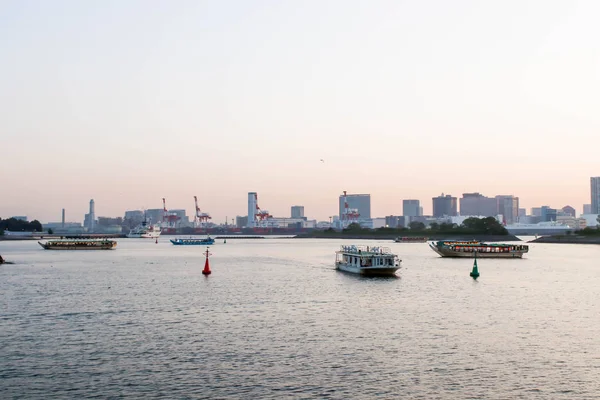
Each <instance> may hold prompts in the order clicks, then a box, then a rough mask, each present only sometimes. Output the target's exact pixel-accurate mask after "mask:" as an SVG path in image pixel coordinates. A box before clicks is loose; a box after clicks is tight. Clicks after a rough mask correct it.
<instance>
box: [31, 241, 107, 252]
mask: <svg viewBox="0 0 600 400" xmlns="http://www.w3.org/2000/svg"><path fill="white" fill-rule="evenodd" d="M38 243H39V245H40V246H42V248H44V249H46V250H112V249H114V248H115V247H117V242H116V241H115V240H109V239H95V240H94V239H64V240H48V241H46V242H45V243H42V242H38Z"/></svg>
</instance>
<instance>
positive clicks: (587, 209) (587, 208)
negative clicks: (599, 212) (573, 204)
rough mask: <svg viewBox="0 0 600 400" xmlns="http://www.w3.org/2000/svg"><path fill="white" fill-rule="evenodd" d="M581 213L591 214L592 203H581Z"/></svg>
mask: <svg viewBox="0 0 600 400" xmlns="http://www.w3.org/2000/svg"><path fill="white" fill-rule="evenodd" d="M583 213H584V214H591V213H592V205H591V204H584V205H583Z"/></svg>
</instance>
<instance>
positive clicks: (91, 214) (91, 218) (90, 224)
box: [87, 199, 96, 232]
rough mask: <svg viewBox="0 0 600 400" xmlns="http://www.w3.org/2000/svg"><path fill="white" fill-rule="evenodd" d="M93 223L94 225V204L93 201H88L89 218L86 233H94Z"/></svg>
mask: <svg viewBox="0 0 600 400" xmlns="http://www.w3.org/2000/svg"><path fill="white" fill-rule="evenodd" d="M95 223H96V205H95V203H94V199H91V200H90V212H89V217H88V221H87V228H88V232H94V228H95V226H94V225H95Z"/></svg>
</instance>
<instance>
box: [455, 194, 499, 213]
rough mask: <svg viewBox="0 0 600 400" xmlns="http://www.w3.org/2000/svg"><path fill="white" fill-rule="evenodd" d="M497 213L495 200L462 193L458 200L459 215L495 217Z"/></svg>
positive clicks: (479, 195) (480, 195)
mask: <svg viewBox="0 0 600 400" xmlns="http://www.w3.org/2000/svg"><path fill="white" fill-rule="evenodd" d="M497 211H498V210H497V204H496V199H495V198H491V197H486V196H484V195H482V194H480V193H463V197H462V198H461V199H460V215H464V216H469V215H473V216H476V215H479V216H482V217H495V216H496V215H497Z"/></svg>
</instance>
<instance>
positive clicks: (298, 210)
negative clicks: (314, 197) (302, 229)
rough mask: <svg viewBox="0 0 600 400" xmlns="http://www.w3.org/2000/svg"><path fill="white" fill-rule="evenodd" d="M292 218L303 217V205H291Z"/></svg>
mask: <svg viewBox="0 0 600 400" xmlns="http://www.w3.org/2000/svg"><path fill="white" fill-rule="evenodd" d="M291 215H292V218H304V206H292V212H291Z"/></svg>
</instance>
